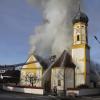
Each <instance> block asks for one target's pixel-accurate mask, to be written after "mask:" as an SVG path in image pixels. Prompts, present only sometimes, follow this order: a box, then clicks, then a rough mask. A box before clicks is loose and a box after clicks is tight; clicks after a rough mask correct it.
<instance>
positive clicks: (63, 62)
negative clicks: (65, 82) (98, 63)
mask: <svg viewBox="0 0 100 100" xmlns="http://www.w3.org/2000/svg"><path fill="white" fill-rule="evenodd" d="M52 67H71V68H75V64H74V63H73V62H72V58H71V56H70V54H69V53H68V52H67V51H66V50H64V52H63V53H62V54H61V56H60V57H59V58H58V59H57V60H56V61H55V62H54V64H53V65H52Z"/></svg>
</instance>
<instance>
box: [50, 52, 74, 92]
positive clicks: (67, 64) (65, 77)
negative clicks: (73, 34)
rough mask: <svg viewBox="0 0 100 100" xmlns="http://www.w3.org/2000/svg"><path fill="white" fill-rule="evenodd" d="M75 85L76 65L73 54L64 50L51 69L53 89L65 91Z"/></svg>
mask: <svg viewBox="0 0 100 100" xmlns="http://www.w3.org/2000/svg"><path fill="white" fill-rule="evenodd" d="M74 87H75V65H74V64H73V63H72V60H71V56H70V55H69V54H68V53H67V51H64V52H63V53H62V55H61V56H60V57H59V58H58V59H57V60H56V61H55V62H54V64H53V65H52V69H51V90H52V91H53V92H54V91H55V89H56V91H57V92H59V93H64V92H65V91H66V90H67V89H68V88H74Z"/></svg>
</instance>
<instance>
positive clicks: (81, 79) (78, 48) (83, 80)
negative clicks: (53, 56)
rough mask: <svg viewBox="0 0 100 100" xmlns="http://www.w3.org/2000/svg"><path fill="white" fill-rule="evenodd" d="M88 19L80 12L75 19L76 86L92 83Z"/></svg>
mask: <svg viewBox="0 0 100 100" xmlns="http://www.w3.org/2000/svg"><path fill="white" fill-rule="evenodd" d="M87 27H88V17H87V15H86V14H85V13H83V12H81V11H80V10H79V11H78V13H77V14H76V16H75V17H74V19H73V45H72V59H73V61H74V63H75V65H76V69H75V86H76V87H77V86H80V85H83V84H84V85H89V83H90V71H89V69H90V68H89V67H90V47H89V45H88V32H87Z"/></svg>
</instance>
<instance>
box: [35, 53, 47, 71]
mask: <svg viewBox="0 0 100 100" xmlns="http://www.w3.org/2000/svg"><path fill="white" fill-rule="evenodd" d="M35 57H36V59H37V61H38V62H39V63H40V64H41V65H42V67H43V68H44V69H46V68H47V67H48V63H47V62H46V60H45V59H43V58H42V57H40V56H38V55H35Z"/></svg>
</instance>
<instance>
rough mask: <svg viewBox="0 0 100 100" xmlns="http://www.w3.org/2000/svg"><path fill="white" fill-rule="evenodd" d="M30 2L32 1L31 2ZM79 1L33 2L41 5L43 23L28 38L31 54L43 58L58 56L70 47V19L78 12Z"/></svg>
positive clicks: (71, 32)
mask: <svg viewBox="0 0 100 100" xmlns="http://www.w3.org/2000/svg"><path fill="white" fill-rule="evenodd" d="M31 1H32V0H31ZM79 1H80V0H33V3H35V4H39V6H40V5H42V8H43V18H44V22H43V24H42V25H40V26H37V27H36V29H35V34H33V35H32V36H31V38H30V44H31V53H33V52H35V53H36V54H37V55H39V56H42V57H44V58H46V57H48V56H50V55H57V56H59V55H60V54H61V53H62V52H63V51H64V50H67V51H68V52H70V49H71V46H72V34H73V28H72V18H73V17H74V16H75V13H76V12H77V11H78V5H79Z"/></svg>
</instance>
